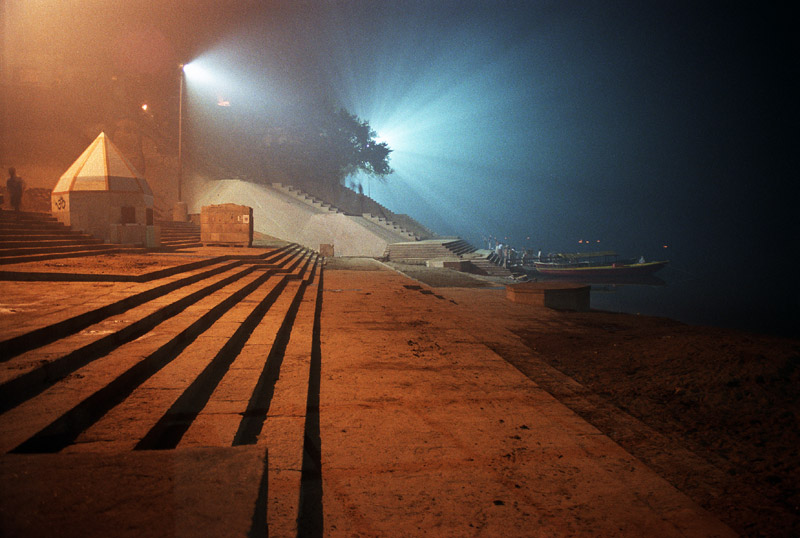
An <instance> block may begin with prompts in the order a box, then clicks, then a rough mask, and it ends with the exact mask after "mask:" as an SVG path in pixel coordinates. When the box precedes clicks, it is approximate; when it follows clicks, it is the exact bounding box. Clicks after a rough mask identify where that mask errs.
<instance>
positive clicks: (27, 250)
mask: <svg viewBox="0 0 800 538" xmlns="http://www.w3.org/2000/svg"><path fill="white" fill-rule="evenodd" d="M31 245H35V243H31ZM76 247H80V248H76ZM118 247H119V245H106V244H103V243H94V244H82V245H73V246H61V247H59V246H55V247H38V246H28V247H11V248H0V257H8V258H12V257H21V256H30V255H33V254H60V253H64V252H71V251H74V250H80V251H87V250H107V249H110V248H118Z"/></svg>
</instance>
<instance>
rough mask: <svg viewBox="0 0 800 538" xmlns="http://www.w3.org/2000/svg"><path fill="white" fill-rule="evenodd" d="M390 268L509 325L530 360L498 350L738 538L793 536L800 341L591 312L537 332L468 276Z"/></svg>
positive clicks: (797, 507) (799, 503)
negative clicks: (583, 395)
mask: <svg viewBox="0 0 800 538" xmlns="http://www.w3.org/2000/svg"><path fill="white" fill-rule="evenodd" d="M395 268H396V269H399V270H402V271H403V272H404V273H405V274H407V275H408V276H411V277H413V278H415V279H417V280H419V281H421V282H424V283H427V284H429V285H431V286H433V287H434V289H436V290H437V292H438V293H441V294H442V295H443V296H445V297H452V298H454V299H455V300H456V301H458V302H459V303H461V304H471V305H472V306H475V307H478V305H479V304H480V308H481V309H482V310H483V311H484V312H485V313H487V314H488V313H491V315H492V316H497V317H498V318H500V317H503V316H508V315H510V317H511V319H509V320H508V322H507V323H504V324H503V325H505V326H506V327H507V328H509V329H510V330H512V332H514V333H515V334H516V335H517V336H518V337H519V338H520V341H521V343H522V344H523V345H524V346H525V347H526V348H527V350H528V353H524V352H520V350H519V349H512V350H505V351H506V352H505V353H504V350H503V349H502V348H503V346H504V345H505V344H504V343H498V344H497V345H495V346H494V347H495V351H497V352H499V353H500V354H501V355H503V356H504V357H505V358H506V359H507V360H509V361H510V362H512V363H513V364H515V365H516V366H517V367H519V368H520V370H522V371H523V372H525V373H526V374H527V375H529V377H531V378H532V379H534V380H535V381H537V382H538V383H540V384H545V385H547V386H546V388H547V389H548V391H549V392H551V393H554V394H556V395H559V396H560V397H561V398H560V399H561V400H562V402H564V403H567V405H569V406H571V407H572V408H573V410H575V411H576V412H578V414H580V415H581V416H582V417H583V418H584V419H586V420H587V421H589V422H590V423H592V424H593V425H594V426H596V427H598V429H600V430H601V431H603V433H605V434H606V435H609V436H610V437H611V438H612V439H614V440H615V441H616V442H618V443H620V445H621V446H623V448H625V449H626V450H627V451H629V452H630V453H631V454H633V455H635V456H637V457H639V458H640V459H642V460H643V461H645V462H646V463H648V464H649V465H650V466H651V467H652V468H654V469H656V470H657V472H659V474H660V475H661V476H663V477H665V478H667V479H668V480H669V481H670V483H672V484H673V485H674V486H676V487H677V488H678V489H680V490H681V491H683V492H684V493H686V494H688V495H689V496H690V497H692V498H693V499H694V500H695V501H697V502H698V503H699V504H701V505H702V506H703V507H705V508H706V509H708V510H710V511H711V512H713V513H715V514H716V515H718V516H719V517H720V518H721V519H723V521H726V522H727V523H728V524H730V525H731V526H732V527H733V528H735V529H736V530H737V531H738V532H740V533H742V534H743V535H747V536H800V491H798V486H799V485H800V452H799V451H798V450H797V447H798V446H800V399H799V398H798V387H800V372H799V370H800V369H799V368H798V366H800V341H798V340H795V339H786V338H776V337H771V336H764V335H758V334H750V333H743V332H736V331H732V330H726V329H720V328H712V327H698V326H690V325H686V324H683V323H680V322H676V321H673V320H669V319H663V318H654V317H646V316H634V315H626V314H615V313H606V312H598V311H593V312H588V313H574V312H563V313H559V314H557V316H556V319H557V320H558V323H552V322H550V323H546V324H543V323H539V322H535V323H533V322H531V321H532V318H530V317H527V318H526V317H525V316H522V315H519V316H517V315H516V314H514V312H513V308H510V307H509V303H508V301H507V300H505V298H504V294H503V292H502V291H500V290H497V289H494V290H493V289H486V288H487V286H491V285H492V283H491V282H487V279H482V280H481V281H479V282H476V283H475V287H478V288H484V289H483V290H481V291H479V290H475V289H469V290H465V289H462V288H459V287H461V286H464V275H450V274H449V273H452V272H448V271H444V270H438V271H435V270H432V269H427V268H422V267H416V266H397V265H395ZM449 276H452V279H449V278H448V277H449ZM495 285H496V284H495ZM451 286H456V287H455V288H451ZM470 287H472V286H470ZM515 306H516V305H515ZM537 361H543V362H544V363H546V364H547V365H548V366H550V367H552V368H553V369H555V370H556V371H557V372H559V373H563V374H565V375H566V376H569V378H572V379H574V380H575V381H577V382H578V383H580V384H581V385H582V386H583V387H585V388H586V389H588V390H589V391H591V393H592V397H591V398H588V399H585V400H586V401H575V400H576V399H575V398H573V397H571V393H570V391H569V390H565V389H564V387H565V384H568V380H567V381H565V380H564V379H559V378H558V376H552V375H545V374H542V373H541V372H540V371H537V366H536V363H537ZM630 417H633V418H634V420H633V421H631V420H630ZM637 421H638V422H639V423H640V424H637Z"/></svg>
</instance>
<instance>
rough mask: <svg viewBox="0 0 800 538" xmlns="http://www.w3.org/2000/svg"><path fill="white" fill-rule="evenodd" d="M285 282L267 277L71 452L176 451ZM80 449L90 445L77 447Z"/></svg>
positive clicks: (96, 425)
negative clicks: (122, 430)
mask: <svg viewBox="0 0 800 538" xmlns="http://www.w3.org/2000/svg"><path fill="white" fill-rule="evenodd" d="M286 281H287V280H286V279H285V278H281V277H278V276H270V277H269V278H267V279H266V280H265V281H264V282H263V283H261V284H260V285H259V287H258V288H257V289H256V290H254V291H253V292H252V293H251V294H249V295H248V296H247V297H245V298H243V299H242V300H240V301H239V302H238V303H236V304H235V305H233V306H232V307H231V309H230V310H228V311H227V312H225V314H224V315H222V316H221V317H220V318H219V319H218V320H217V321H215V322H214V324H213V325H211V326H210V327H208V329H207V330H205V331H204V332H203V333H202V334H199V335H198V336H197V338H196V339H195V340H194V341H192V342H191V343H190V344H189V345H188V346H186V347H185V348H184V349H183V350H182V351H181V352H180V354H178V355H177V356H176V357H175V358H174V359H172V360H171V361H170V362H169V364H167V365H165V367H164V368H163V369H161V370H159V371H157V372H155V373H154V374H153V375H152V376H151V377H150V378H149V379H147V380H146V381H145V382H143V383H142V384H141V385H139V386H138V387H136V388H135V389H134V390H132V391H131V393H130V396H129V397H128V398H126V400H125V401H123V402H120V404H119V405H117V406H116V407H114V408H113V409H110V410H109V411H108V412H107V413H106V414H105V415H104V416H103V417H102V418H101V419H100V420H98V421H97V422H96V423H95V424H94V425H92V426H91V427H90V428H88V429H87V430H86V431H85V432H83V433H82V434H81V435H80V436H79V437H78V438H77V439H76V441H75V442H76V445H74V446H73V447H71V450H73V451H74V450H89V451H105V450H108V449H109V448H112V449H114V450H134V449H136V450H168V449H174V448H176V447H177V446H178V444H179V443H180V442H181V439H182V437H183V435H184V434H185V433H186V430H188V429H189V427H190V426H191V424H192V422H193V421H194V419H195V418H196V416H197V415H198V414H199V412H200V411H201V410H202V409H203V408H204V407H205V405H206V403H207V402H208V399H209V397H210V395H211V394H212V393H213V391H214V389H215V388H216V387H217V386H218V385H219V383H220V381H221V380H222V378H223V377H224V376H225V374H226V373H227V372H228V370H229V369H230V365H231V363H232V362H233V361H234V360H235V359H236V357H237V356H238V354H239V352H240V351H241V348H242V347H244V343H245V342H246V341H247V337H248V335H249V333H250V332H252V331H253V329H254V328H255V326H257V325H258V323H259V322H260V321H261V319H262V318H263V316H264V314H265V313H266V311H267V310H268V309H269V308H270V307H271V306H272V305H273V304H274V302H275V300H276V299H277V298H278V297H279V296H280V295H281V294H282V292H283V291H284V289H285V286H286ZM143 401H146V402H147V407H146V408H145V409H142V408H141V402H143ZM120 423H124V424H125V430H124V433H120V432H119V427H118V425H119V424H120ZM81 444H83V445H87V446H77V445H81ZM223 446H225V445H223ZM227 446H230V444H228V445H227Z"/></svg>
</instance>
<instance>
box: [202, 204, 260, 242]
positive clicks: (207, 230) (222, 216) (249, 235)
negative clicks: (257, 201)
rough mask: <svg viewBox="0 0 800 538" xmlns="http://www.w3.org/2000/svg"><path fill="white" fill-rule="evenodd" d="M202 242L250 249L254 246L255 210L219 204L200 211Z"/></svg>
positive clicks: (235, 205) (244, 206) (205, 207)
mask: <svg viewBox="0 0 800 538" xmlns="http://www.w3.org/2000/svg"><path fill="white" fill-rule="evenodd" d="M200 241H201V242H202V243H203V245H225V246H240V247H250V246H252V245H253V208H252V207H248V206H246V205H237V204H218V205H208V206H204V207H203V208H202V209H201V210H200Z"/></svg>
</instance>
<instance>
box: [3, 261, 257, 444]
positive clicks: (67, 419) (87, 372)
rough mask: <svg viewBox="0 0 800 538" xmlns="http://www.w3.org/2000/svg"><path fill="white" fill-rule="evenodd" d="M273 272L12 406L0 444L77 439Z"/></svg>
mask: <svg viewBox="0 0 800 538" xmlns="http://www.w3.org/2000/svg"><path fill="white" fill-rule="evenodd" d="M269 277H270V275H269V274H268V273H256V272H251V273H250V274H249V275H246V276H245V277H243V278H240V279H238V280H236V281H235V282H233V283H230V284H228V285H227V286H226V287H224V288H222V289H220V290H217V291H215V292H214V293H212V294H211V295H209V296H207V297H205V298H203V299H202V300H200V301H198V302H197V303H195V304H193V305H192V306H191V307H189V308H187V309H186V310H185V311H184V312H182V313H181V315H178V316H175V317H173V318H170V319H168V320H165V321H164V322H163V323H160V324H159V325H158V328H157V329H153V330H151V331H150V332H149V333H148V334H147V337H146V338H139V339H137V340H134V341H133V342H128V343H125V344H123V345H121V346H119V347H117V348H115V349H114V350H113V351H111V352H110V353H108V354H106V355H104V356H103V357H101V358H99V359H97V360H94V361H92V362H91V363H89V364H87V365H85V366H83V367H81V368H80V369H79V370H77V371H76V372H74V373H73V374H72V375H70V376H69V377H66V378H64V379H62V380H60V381H59V382H58V383H57V384H55V385H53V386H52V387H50V388H49V389H48V390H46V391H45V392H43V393H41V394H38V395H37V396H35V397H34V398H32V399H29V400H26V401H24V402H23V403H21V404H19V405H17V406H16V407H14V408H13V409H10V410H9V411H7V412H6V413H4V414H3V415H2V416H0V438H1V439H0V450H2V451H3V452H8V451H10V450H15V451H16V452H17V453H47V452H58V451H60V450H62V449H63V448H65V447H67V446H68V445H70V444H72V443H74V442H75V440H76V439H77V437H78V436H79V435H80V434H81V433H82V432H83V431H84V430H86V429H87V428H89V427H90V426H92V425H93V424H94V423H95V422H97V421H98V420H99V419H100V418H102V417H103V415H105V414H106V413H107V412H108V411H109V410H111V409H112V408H113V407H114V406H116V405H118V404H119V403H121V402H122V401H124V400H125V399H126V398H127V397H128V396H129V395H130V394H131V393H132V392H133V391H134V390H135V389H136V388H137V387H139V386H140V385H141V384H142V383H144V382H146V381H147V380H148V379H149V378H150V377H152V376H153V375H154V374H155V373H156V372H158V371H159V370H161V369H162V368H164V367H165V366H167V365H168V364H169V363H171V362H172V361H173V360H174V359H175V358H176V357H177V356H179V355H180V354H181V352H182V351H183V350H184V349H185V348H186V347H188V346H189V345H190V344H191V343H192V342H194V341H195V340H196V339H197V337H198V336H200V334H202V333H203V332H205V331H206V330H208V329H209V328H210V327H211V326H212V325H213V324H214V323H215V322H217V321H218V320H219V319H220V318H222V317H223V316H224V314H225V313H227V312H228V311H229V310H230V309H231V308H233V307H234V306H235V305H236V304H237V303H239V302H240V301H241V300H242V299H244V298H245V297H247V296H248V295H250V294H251V293H253V292H254V291H256V290H257V289H258V288H259V287H260V286H261V284H263V283H264V281H266V280H267V278H269ZM149 405H150V404H149V402H148V407H149ZM20 417H28V420H27V421H23V420H20ZM33 417H36V418H35V419H34V418H33ZM15 447H16V448H15Z"/></svg>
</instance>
